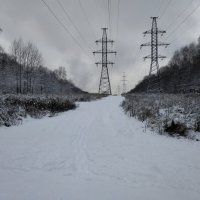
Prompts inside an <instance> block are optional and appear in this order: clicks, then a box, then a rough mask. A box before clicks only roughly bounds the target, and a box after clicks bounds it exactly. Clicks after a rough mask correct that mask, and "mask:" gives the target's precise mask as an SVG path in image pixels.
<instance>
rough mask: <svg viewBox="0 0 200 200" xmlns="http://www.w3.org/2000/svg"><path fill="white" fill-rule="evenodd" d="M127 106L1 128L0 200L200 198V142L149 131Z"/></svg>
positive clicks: (93, 106) (94, 106)
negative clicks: (127, 114) (144, 130)
mask: <svg viewBox="0 0 200 200" xmlns="http://www.w3.org/2000/svg"><path fill="white" fill-rule="evenodd" d="M121 101H122V98H121V97H107V98H104V99H102V100H99V101H94V102H87V103H80V107H79V108H77V109H76V110H74V111H68V112H66V113H62V114H60V115H59V116H57V117H53V118H44V119H41V120H28V121H26V122H25V123H23V125H22V126H17V127H16V126H15V127H11V128H0V200H147V199H148V200H169V199H170V200H179V199H180V200H199V199H200V143H198V142H194V141H190V140H184V139H180V140H178V139H173V138H168V137H165V136H159V135H157V134H153V133H150V132H146V133H144V132H143V124H141V123H140V122H138V121H137V120H135V119H134V118H129V117H128V116H126V115H125V114H124V113H123V111H122V109H121V107H120V106H119V105H120V103H121Z"/></svg>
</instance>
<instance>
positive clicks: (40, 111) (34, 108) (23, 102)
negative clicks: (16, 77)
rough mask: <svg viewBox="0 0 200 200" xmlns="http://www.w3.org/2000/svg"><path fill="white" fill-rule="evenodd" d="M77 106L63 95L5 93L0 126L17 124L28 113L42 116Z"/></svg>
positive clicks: (1, 107)
mask: <svg viewBox="0 0 200 200" xmlns="http://www.w3.org/2000/svg"><path fill="white" fill-rule="evenodd" d="M75 107H76V105H75V103H73V102H71V101H69V100H68V99H66V98H61V97H44V96H43V97H39V96H37V97H33V96H21V95H20V96H17V95H5V96H2V97H1V98H0V126H11V125H17V124H19V123H21V122H22V118H25V117H27V115H29V116H31V117H33V118H42V117H43V116H45V115H49V116H52V115H54V114H55V113H58V112H63V111H67V110H71V109H74V108H75Z"/></svg>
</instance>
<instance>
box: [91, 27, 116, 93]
mask: <svg viewBox="0 0 200 200" xmlns="http://www.w3.org/2000/svg"><path fill="white" fill-rule="evenodd" d="M102 30H103V36H102V38H101V39H100V40H96V44H98V43H101V44H102V50H99V51H94V52H93V54H101V55H102V61H101V62H96V65H100V64H101V65H102V70H101V77H100V83H99V94H108V95H111V94H112V91H111V85H110V78H109V72H108V65H114V62H110V61H108V54H115V55H116V53H117V52H116V51H112V50H108V44H109V43H110V44H113V43H114V41H113V40H110V39H108V38H107V32H106V30H107V28H102Z"/></svg>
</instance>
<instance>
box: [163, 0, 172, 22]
mask: <svg viewBox="0 0 200 200" xmlns="http://www.w3.org/2000/svg"><path fill="white" fill-rule="evenodd" d="M171 2H172V0H169V1H168V2H167V5H166V7H165V9H164V10H163V12H162V14H161V15H160V19H161V18H162V17H163V16H164V14H165V13H166V11H167V9H168V8H169V6H170V4H171Z"/></svg>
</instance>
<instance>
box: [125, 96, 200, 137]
mask: <svg viewBox="0 0 200 200" xmlns="http://www.w3.org/2000/svg"><path fill="white" fill-rule="evenodd" d="M122 107H123V108H124V110H125V112H126V113H127V114H129V115H130V116H132V117H135V118H137V119H138V120H140V121H143V122H145V126H147V127H150V128H151V129H152V130H156V131H158V132H159V133H160V134H164V133H168V134H169V135H173V136H184V137H188V138H190V137H192V138H193V139H194V138H198V137H199V133H198V132H199V131H200V96H199V95H197V94H185V95H184V94H179V95H174V94H131V95H127V96H126V97H125V100H124V102H123V103H122ZM197 131H198V132H197ZM194 136H195V137H194Z"/></svg>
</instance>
